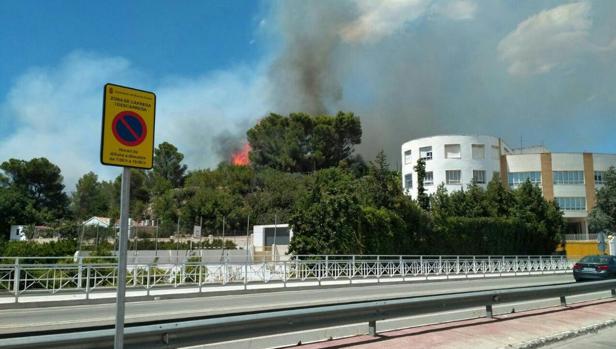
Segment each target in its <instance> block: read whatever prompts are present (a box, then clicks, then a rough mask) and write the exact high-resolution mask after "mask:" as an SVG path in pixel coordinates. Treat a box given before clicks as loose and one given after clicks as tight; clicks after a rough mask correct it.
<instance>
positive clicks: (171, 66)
mask: <svg viewBox="0 0 616 349" xmlns="http://www.w3.org/2000/svg"><path fill="white" fill-rule="evenodd" d="M177 4H180V3H173V2H170V1H59V0H51V1H30V0H26V1H4V2H2V4H1V5H0V28H2V41H1V44H2V49H1V50H0V61H1V62H2V64H1V65H0V81H2V83H0V95H4V94H5V93H6V92H7V90H8V89H9V87H10V82H11V81H12V80H14V79H15V78H16V77H17V76H18V75H20V74H22V73H23V72H24V71H26V70H27V69H29V68H30V67H33V66H49V65H53V64H55V63H57V62H58V61H59V60H61V59H62V58H63V57H65V56H66V55H67V54H68V53H69V52H71V51H74V50H83V51H92V52H96V53H98V54H100V55H102V56H122V57H124V58H126V59H128V60H130V61H131V62H132V63H133V64H134V65H135V66H137V67H139V68H140V69H142V70H145V71H147V72H149V73H151V74H152V75H153V76H167V75H180V76H184V75H192V74H195V73H202V72H205V71H208V70H212V69H225V68H229V67H232V66H234V65H236V64H240V63H248V64H251V63H254V62H255V61H258V60H259V57H260V56H261V54H262V53H261V52H259V45H255V43H256V28H257V27H258V25H259V22H260V21H261V20H262V17H261V16H260V12H262V9H261V5H260V3H259V2H257V1H182V2H181V5H177Z"/></svg>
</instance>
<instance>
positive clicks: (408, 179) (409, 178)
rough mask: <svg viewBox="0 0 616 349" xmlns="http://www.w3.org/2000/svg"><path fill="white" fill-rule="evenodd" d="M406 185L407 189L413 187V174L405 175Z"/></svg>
mask: <svg viewBox="0 0 616 349" xmlns="http://www.w3.org/2000/svg"><path fill="white" fill-rule="evenodd" d="M404 187H405V188H406V189H411V188H412V187H413V175H412V174H410V173H409V174H407V175H404Z"/></svg>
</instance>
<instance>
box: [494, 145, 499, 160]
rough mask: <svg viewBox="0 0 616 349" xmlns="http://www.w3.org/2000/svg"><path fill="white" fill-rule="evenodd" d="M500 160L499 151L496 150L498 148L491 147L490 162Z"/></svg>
mask: <svg viewBox="0 0 616 349" xmlns="http://www.w3.org/2000/svg"><path fill="white" fill-rule="evenodd" d="M498 159H500V151H499V150H498V146H496V145H493V146H492V160H498Z"/></svg>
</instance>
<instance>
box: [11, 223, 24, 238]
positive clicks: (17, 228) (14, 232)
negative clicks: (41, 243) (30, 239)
mask: <svg viewBox="0 0 616 349" xmlns="http://www.w3.org/2000/svg"><path fill="white" fill-rule="evenodd" d="M24 229H26V226H25V225H11V234H10V237H9V239H10V240H17V241H26V240H27V238H26V233H25V232H24Z"/></svg>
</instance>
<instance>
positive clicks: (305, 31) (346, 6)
mask: <svg viewBox="0 0 616 349" xmlns="http://www.w3.org/2000/svg"><path fill="white" fill-rule="evenodd" d="M454 2H455V0H452V1H449V2H447V1H444V2H438V4H443V3H445V4H446V3H454ZM469 2H472V1H466V3H469ZM384 3H387V2H384ZM416 3H419V2H416ZM424 3H425V7H424V8H423V9H419V10H416V11H418V12H417V13H416V14H408V16H407V17H408V18H409V20H408V21H405V22H402V24H401V25H399V26H398V27H395V30H393V29H392V30H389V31H387V32H386V33H385V34H382V35H380V36H379V37H378V38H377V39H374V40H365V41H362V40H354V41H349V40H346V41H345V40H344V38H343V36H342V35H341V32H343V31H344V29H345V28H347V27H348V26H349V25H351V24H353V23H354V22H356V21H357V20H358V18H359V17H360V16H361V14H362V13H361V10H362V5H363V6H365V5H368V6H369V5H371V4H374V2H370V1H365V2H362V1H360V0H347V1H310V2H308V1H280V2H277V3H276V5H275V6H274V9H275V11H274V15H273V17H274V19H275V22H276V24H277V27H276V30H277V32H278V33H279V37H280V38H281V39H282V45H281V46H280V48H279V55H278V57H277V58H276V59H275V60H274V61H273V64H272V66H271V69H270V74H269V78H270V82H271V88H270V89H271V91H270V94H269V95H270V103H271V109H272V111H274V112H279V113H288V112H292V111H306V112H309V113H313V114H315V113H323V112H327V113H330V114H333V113H335V112H337V111H338V110H346V111H353V112H355V113H356V114H357V115H359V116H360V117H361V118H362V125H363V131H364V137H363V141H362V145H361V146H360V147H359V151H360V152H361V153H362V154H363V155H364V157H365V158H367V159H371V158H373V157H374V155H375V154H376V153H377V152H378V151H379V150H381V149H384V150H385V151H386V153H387V154H388V156H389V157H390V158H391V159H392V163H395V161H396V160H397V159H398V158H399V156H400V154H399V152H400V145H401V143H403V142H405V141H408V140H410V139H413V138H417V137H423V136H429V135H434V134H443V133H462V134H491V135H496V136H502V137H503V138H504V139H505V140H506V141H509V142H510V143H513V145H515V144H516V142H517V141H516V140H519V138H520V136H523V137H524V139H525V141H526V142H528V143H529V144H530V143H537V144H538V143H542V142H544V143H545V144H546V146H548V147H549V148H551V149H553V150H555V151H581V150H591V151H608V150H609V146H610V144H608V143H606V141H605V139H607V138H608V137H610V136H609V132H608V131H607V130H608V129H609V130H614V129H616V118H615V117H614V108H615V107H616V101H615V98H614V97H613V96H615V95H616V84H614V83H613V81H615V79H616V65H614V64H612V62H613V59H614V58H615V55H614V52H616V50H614V51H609V50H607V49H606V50H605V52H602V53H600V54H594V53H593V54H591V53H586V52H583V51H580V50H574V51H566V52H563V53H562V55H564V54H569V55H572V57H569V58H568V59H567V60H563V62H564V63H563V64H561V65H557V66H555V67H554V68H553V69H551V70H550V71H547V72H545V73H541V74H536V75H532V76H515V75H512V74H510V73H509V72H508V70H509V64H510V63H509V62H508V61H504V60H503V59H502V58H501V57H499V49H498V48H499V43H500V42H501V41H502V40H503V39H504V38H505V37H507V36H508V35H509V34H510V33H512V32H513V31H515V30H516V28H517V26H518V25H519V24H520V23H522V22H524V21H526V20H528V19H529V18H531V17H532V16H534V15H536V14H538V13H541V11H547V10H550V9H553V8H555V7H557V6H559V5H561V4H560V3H555V2H553V1H528V2H519V3H518V2H516V3H515V4H510V3H506V2H478V6H477V10H476V11H475V13H474V14H473V16H474V17H473V16H468V15H465V16H458V17H457V18H455V16H450V17H447V16H446V15H444V14H442V13H439V12H438V8H437V7H435V6H436V5H435V4H436V3H432V4H431V2H430V1H425V2H424ZM590 4H592V11H590V14H589V15H590V16H592V21H591V23H592V25H591V27H590V28H589V29H588V37H589V38H590V39H593V40H594V37H597V38H598V39H596V41H598V44H602V43H603V42H601V40H603V41H604V44H605V45H608V44H609V43H610V41H611V40H613V39H614V37H615V36H616V32H615V31H614V30H613V28H614V27H613V25H612V24H611V23H614V21H616V4H615V3H613V2H592V3H590ZM375 7H376V6H375ZM405 11H410V10H408V9H405ZM388 15H390V16H391V13H389V14H388ZM471 17H472V18H471ZM495 18H497V19H498V20H494V19H495ZM369 19H373V17H369ZM458 19H461V20H458ZM375 28H376V27H375ZM363 29H364V30H368V29H370V28H368V29H366V28H363ZM549 34H550V32H549V31H546V35H549ZM538 40H541V38H539V39H538ZM546 40H547V39H546ZM522 44H524V43H522ZM606 47H607V46H606ZM556 48H557V49H558V48H560V46H557V47H556ZM532 53H533V52H531V54H532ZM539 53H542V52H539ZM548 54H550V55H553V56H551V57H549V58H550V59H559V58H560V57H559V53H558V52H548ZM528 59H529V60H530V62H532V59H534V57H528ZM572 125H581V127H575V133H572V132H574V131H573V129H572ZM563 135H567V136H565V137H563ZM612 146H616V144H615V143H613V142H612Z"/></svg>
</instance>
